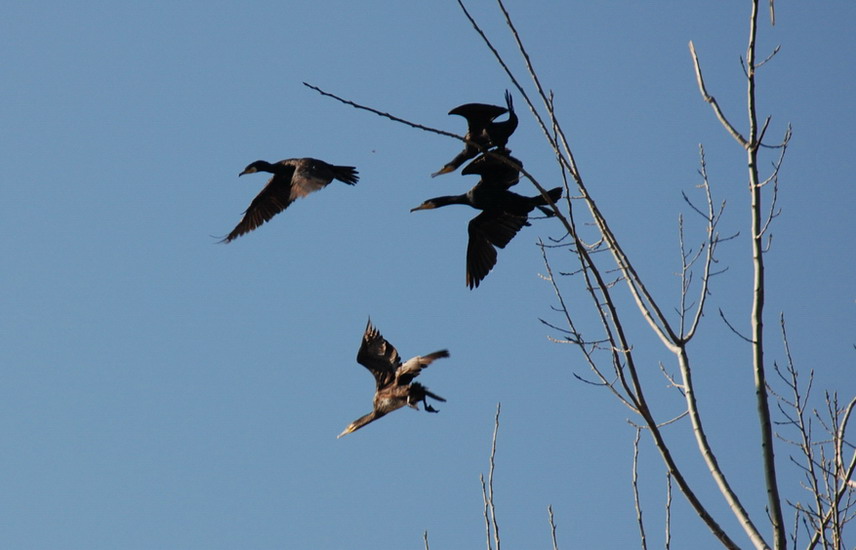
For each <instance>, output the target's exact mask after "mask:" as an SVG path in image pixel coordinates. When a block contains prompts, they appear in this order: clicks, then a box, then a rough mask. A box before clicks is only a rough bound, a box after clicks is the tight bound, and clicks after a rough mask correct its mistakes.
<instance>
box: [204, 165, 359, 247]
mask: <svg viewBox="0 0 856 550" xmlns="http://www.w3.org/2000/svg"><path fill="white" fill-rule="evenodd" d="M256 172H268V173H270V174H273V176H272V177H271V178H270V179H269V180H268V182H267V185H265V187H264V189H262V190H261V192H260V193H259V194H258V195H256V198H254V199H253V202H251V203H250V206H249V208H247V210H246V211H245V212H244V217H243V218H241V221H240V222H238V225H236V226H235V229H233V230H232V231H231V233H229V234H228V235H226V237H225V238H224V239H223V240H222V241H220V242H223V243H230V242H232V241H233V240H235V239H237V238H238V237H240V236H241V235H243V234H244V233H249V232H250V231H252V230H253V229H256V228H257V227H259V226H260V225H262V224H263V223H265V222H266V221H270V219H271V218H273V217H274V216H276V215H277V214H279V213H280V212H282V211H283V210H285V209H286V208H288V206H289V205H290V204H291V203H292V202H294V201H295V200H297V199H299V198H301V197H305V196H306V195H308V194H309V193H312V192H314V191H318V190H319V189H322V188H324V187H326V186H327V185H329V184H330V182H331V181H333V180H334V179H337V180H339V181H342V182H345V183H347V184H348V185H354V184H355V183H357V181H358V180H359V176H358V175H357V174H358V173H357V171H356V169H355V168H354V167H353V166H334V165H332V164H327V163H326V162H324V161H323V160H318V159H313V158H299V159H285V160H281V161H279V162H274V163H270V162H267V161H264V160H257V161H255V162H254V163H252V164H250V165H249V166H247V167H246V168H244V171H243V172H241V173H240V174H238V175H239V176H243V175H244V174H254V173H256Z"/></svg>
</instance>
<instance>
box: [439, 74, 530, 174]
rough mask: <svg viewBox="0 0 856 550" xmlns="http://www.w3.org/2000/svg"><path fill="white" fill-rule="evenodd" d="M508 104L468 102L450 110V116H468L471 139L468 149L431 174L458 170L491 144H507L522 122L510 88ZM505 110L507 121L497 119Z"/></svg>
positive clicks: (507, 97) (467, 138)
mask: <svg viewBox="0 0 856 550" xmlns="http://www.w3.org/2000/svg"><path fill="white" fill-rule="evenodd" d="M505 104H506V106H507V107H499V106H498V105H487V104H485V103H467V104H465V105H460V106H458V107H455V108H454V109H452V110H451V111H449V114H450V115H459V116H462V117H464V118H465V119H467V133H466V135H464V139H466V140H467V141H466V142H465V143H464V150H463V151H461V152H460V153H458V154H457V156H455V158H453V159H452V160H450V161H449V162H447V163H446V165H445V166H443V167H442V168H440V169H439V170H438V171H436V172H434V173H433V174H431V177H432V178H433V177H437V176H439V175H440V174H448V173H449V172H454V171H455V170H457V169H458V167H459V166H460V165H462V164H463V163H465V162H467V161H468V160H470V159H471V158H474V157H475V156H476V155H478V154H479V153H480V152H482V151H486V150H488V149H490V148H491V147H497V148H503V147H505V146H506V144H507V143H508V138H510V137H511V134H513V133H514V130H515V129H517V122H518V120H517V114H515V112H514V105H513V104H512V101H511V94H510V93H508V91H507V90H506V92H505ZM505 113H508V118H507V119H506V120H503V121H500V122H495V121H494V119H496V118H497V117H499V116H502V115H503V114H505Z"/></svg>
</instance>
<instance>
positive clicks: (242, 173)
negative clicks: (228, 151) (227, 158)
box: [238, 168, 256, 177]
mask: <svg viewBox="0 0 856 550" xmlns="http://www.w3.org/2000/svg"><path fill="white" fill-rule="evenodd" d="M255 173H256V169H255V168H247V169H246V170H244V171H243V172H241V173H240V174H238V177H241V176H243V175H244V174H255Z"/></svg>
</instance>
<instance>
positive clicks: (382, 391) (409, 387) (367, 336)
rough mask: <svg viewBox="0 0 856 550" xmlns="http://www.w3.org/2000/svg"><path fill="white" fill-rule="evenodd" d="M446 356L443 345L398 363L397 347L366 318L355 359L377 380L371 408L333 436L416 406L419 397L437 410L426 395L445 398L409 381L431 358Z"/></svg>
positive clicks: (437, 398) (417, 408) (419, 399)
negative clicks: (405, 407)
mask: <svg viewBox="0 0 856 550" xmlns="http://www.w3.org/2000/svg"><path fill="white" fill-rule="evenodd" d="M448 356H449V351H448V350H445V349H444V350H440V351H435V352H434V353H429V354H428V355H417V356H416V357H414V358H412V359H409V360H407V361H406V362H405V363H403V364H402V362H401V358H400V357H399V356H398V351H397V350H396V349H395V347H393V345H392V344H390V343H389V342H387V341H386V339H385V338H384V337H383V336H382V335H381V333H380V332H378V330H377V329H376V328H375V327H374V326H373V325H372V320H371V319H369V322H368V324H367V325H366V331H365V333H364V334H363V341H362V344H361V345H360V351H359V352H358V353H357V362H358V363H359V364H361V365H362V366H364V367H365V368H367V369H369V371H371V373H372V375H373V376H374V377H375V381H376V382H377V389H376V390H375V395H374V400H373V402H372V412H370V413H369V414H366V415H364V416H361V417H360V418H358V419H356V420H354V421H353V422H351V423H350V424H349V425H348V427H347V428H345V430H344V431H343V432H342V433H340V434H339V435H338V436H337V439H338V438H339V437H342V436H343V435H347V434H349V433H351V432H353V431H356V430H359V429H360V428H362V427H363V426H365V425H366V424H368V423H369V422H374V421H375V420H377V419H378V418H380V417H382V416H385V415H387V414H389V413H391V412H392V411H395V410H398V409H400V408H402V407H404V406H405V405H409V406H411V407H413V408H414V409H416V410H419V402H420V401H421V402H422V404H423V405H424V406H425V410H426V411H427V412H432V413H435V412H437V409H435V408H434V407H432V406H431V405H429V404H428V401H427V398H428V397H430V398H432V399H436V400H437V401H446V400H445V399H443V398H442V397H440V396H439V395H436V394H433V393H431V392H430V391H428V388H426V387H425V386H423V385H422V384H420V383H419V382H413V379H414V378H416V377H417V376H419V372H420V371H421V370H422V369H424V368H425V367H427V366H428V365H430V364H431V363H433V362H434V360H435V359H440V358H441V357H448Z"/></svg>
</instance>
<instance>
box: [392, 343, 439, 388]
mask: <svg viewBox="0 0 856 550" xmlns="http://www.w3.org/2000/svg"><path fill="white" fill-rule="evenodd" d="M448 356H449V350H446V349H441V350H440V351H435V352H434V353H429V354H428V355H417V356H416V357H413V358H412V359H408V360H407V362H405V363H404V364H403V365H401V368H399V369H398V373H397V374H396V377H395V379H396V381H397V383H398V385H399V386H406V385H407V384H409V383H410V382H412V381H413V379H414V378H416V377H417V376H419V373H420V372H421V371H422V369H424V368H425V367H427V366H428V365H430V364H431V363H433V362H434V361H435V360H437V359H441V358H443V357H448Z"/></svg>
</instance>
